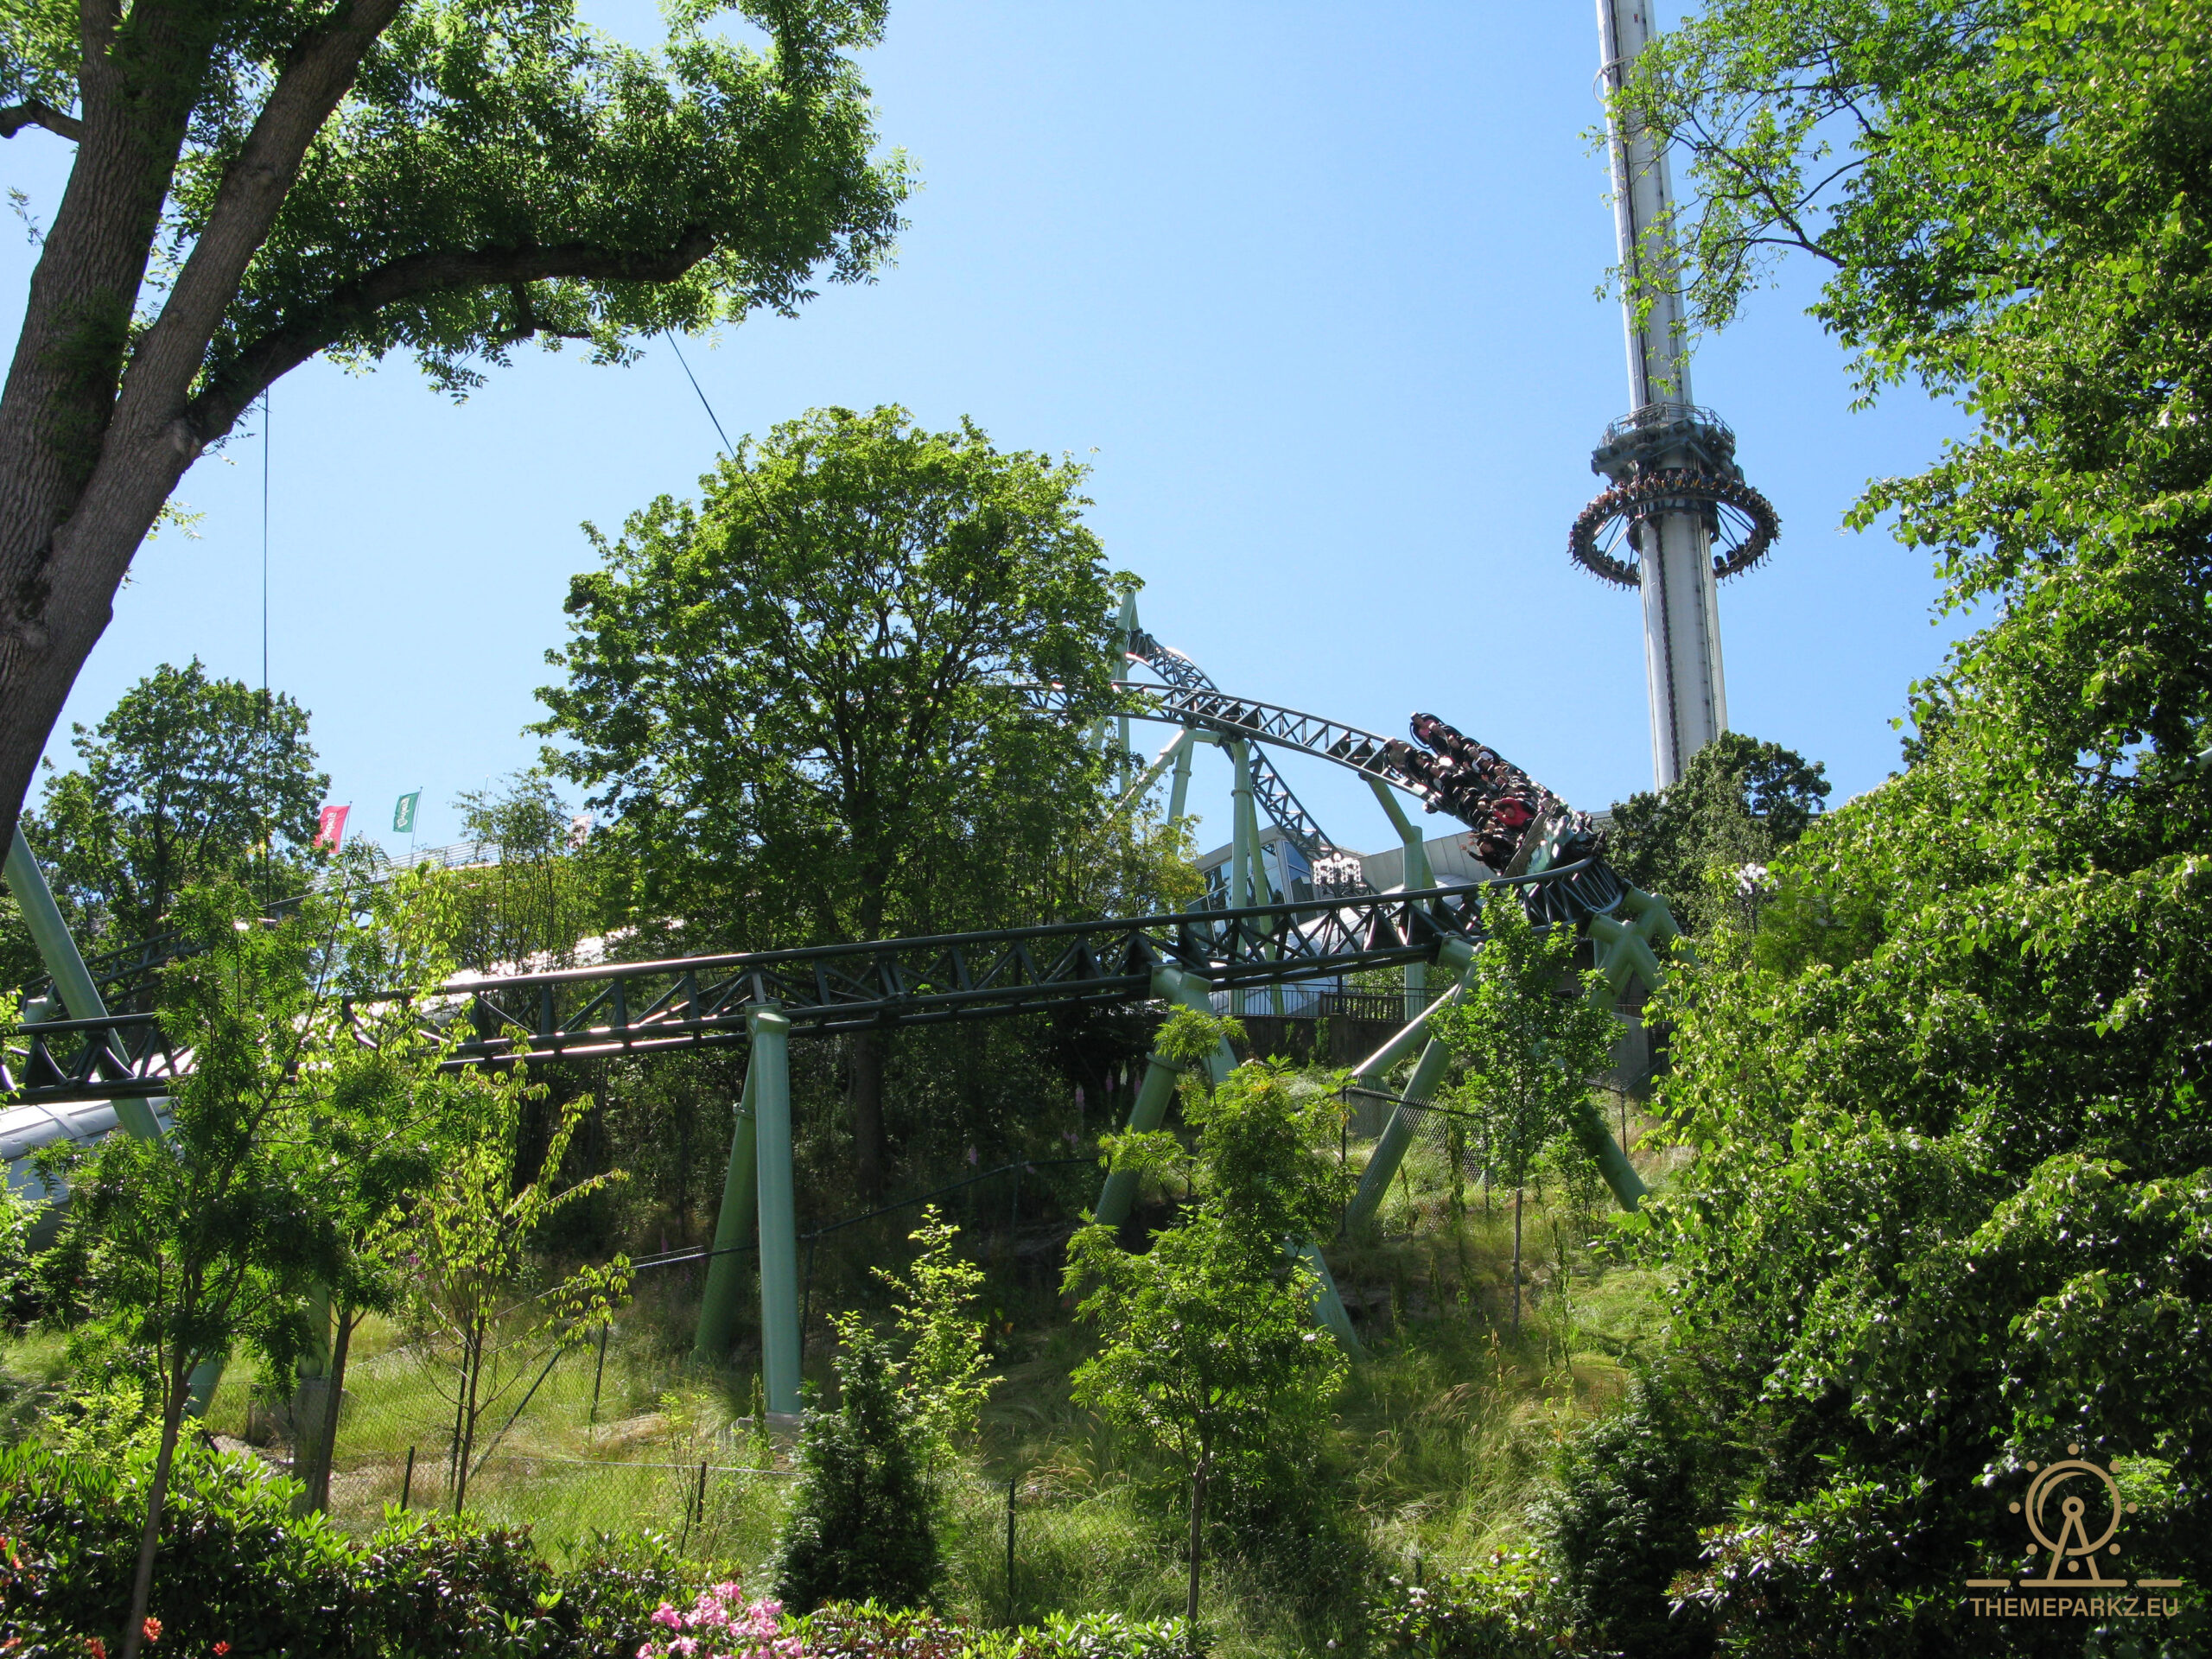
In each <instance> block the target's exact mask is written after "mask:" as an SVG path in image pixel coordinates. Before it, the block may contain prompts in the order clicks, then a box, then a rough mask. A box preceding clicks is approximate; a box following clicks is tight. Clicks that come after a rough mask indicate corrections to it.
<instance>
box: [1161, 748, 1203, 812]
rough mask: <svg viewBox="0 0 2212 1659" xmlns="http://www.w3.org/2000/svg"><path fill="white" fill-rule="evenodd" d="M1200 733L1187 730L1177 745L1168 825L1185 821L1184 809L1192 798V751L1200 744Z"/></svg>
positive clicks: (1169, 787) (1168, 790)
mask: <svg viewBox="0 0 2212 1659" xmlns="http://www.w3.org/2000/svg"><path fill="white" fill-rule="evenodd" d="M1197 735H1198V734H1197V733H1195V732H1188V731H1186V732H1185V733H1184V734H1183V735H1182V737H1181V739H1180V740H1179V741H1178V742H1177V744H1176V746H1175V781H1174V782H1173V783H1172V784H1171V785H1168V789H1167V827H1168V828H1169V829H1174V828H1176V827H1177V826H1178V825H1179V824H1180V823H1182V822H1183V811H1184V808H1185V805H1187V804H1188V803H1189V801H1190V798H1191V753H1192V750H1193V749H1195V748H1196V747H1198V745H1197V743H1196V742H1195V741H1194V740H1195V739H1196V737H1197Z"/></svg>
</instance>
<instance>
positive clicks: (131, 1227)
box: [42, 883, 351, 1659]
mask: <svg viewBox="0 0 2212 1659" xmlns="http://www.w3.org/2000/svg"><path fill="white" fill-rule="evenodd" d="M175 913H176V917H177V920H178V922H179V924H180V925H181V931H182V932H183V933H184V935H185V937H186V938H187V940H188V943H189V944H191V945H193V946H194V947H196V951H195V953H194V954H192V955H188V956H187V957H183V958H182V959H181V960H180V961H178V962H176V963H174V964H173V965H172V966H170V967H169V968H168V969H166V970H165V971H164V972H163V974H162V978H161V982H160V987H159V991H158V1011H159V1015H160V1019H161V1022H162V1028H163V1030H164V1031H165V1033H167V1034H168V1038H169V1039H171V1040H172V1041H173V1042H174V1043H175V1044H176V1045H177V1046H178V1047H179V1048H181V1049H189V1050H190V1051H191V1052H192V1053H193V1055H194V1067H193V1069H192V1070H191V1071H190V1072H188V1074H187V1075H185V1076H184V1077H180V1078H179V1079H178V1080H177V1081H176V1083H175V1086H174V1089H173V1091H172V1096H171V1099H172V1120H173V1127H172V1128H171V1130H170V1132H169V1134H168V1137H167V1139H166V1140H162V1141H148V1140H141V1139H137V1138H134V1137H132V1136H129V1135H110V1136H108V1137H107V1138H106V1139H105V1141H102V1142H101V1143H100V1144H99V1147H97V1148H95V1149H92V1150H91V1151H89V1152H83V1153H75V1154H70V1153H66V1152H63V1151H60V1150H59V1149H57V1150H56V1151H55V1152H54V1154H52V1155H51V1156H50V1158H49V1160H48V1161H49V1165H50V1166H52V1167H53V1169H54V1173H57V1174H63V1175H66V1177H67V1180H68V1183H69V1185H70V1188H71V1195H70V1203H69V1211H68V1215H67V1219H66V1221H65V1222H64V1224H63V1227H62V1230H61V1234H60V1239H59V1242H58V1243H57V1244H56V1246H55V1248H54V1250H53V1251H52V1252H51V1253H50V1254H49V1255H48V1258H47V1260H46V1262H44V1263H43V1264H42V1268H43V1270H44V1272H45V1275H46V1279H47V1282H48V1286H49V1287H50V1306H51V1308H52V1309H53V1311H54V1314H55V1316H56V1317H57V1318H62V1319H75V1320H76V1328H75V1332H74V1340H75V1341H76V1342H77V1343H78V1344H79V1346H80V1348H84V1349H86V1350H92V1349H95V1348H97V1349H99V1350H102V1351H105V1352H107V1353H110V1354H112V1353H116V1352H121V1353H124V1354H126V1355H130V1356H133V1357H136V1358H137V1359H138V1360H140V1361H141V1362H142V1363H143V1365H144V1366H145V1369H146V1370H147V1371H148V1372H149V1373H150V1376H151V1377H152V1381H153V1395H154V1403H155V1406H156V1411H157V1414H158V1416H159V1420H160V1438H159V1443H158V1448H157V1451H156V1457H155V1461H154V1469H153V1476H152V1479H151V1481H150V1483H149V1487H148V1490H147V1497H146V1518H145V1522H144V1528H143V1533H142V1535H141V1541H140V1545H139V1551H138V1558H137V1566H136V1568H135V1569H134V1573H133V1576H132V1579H131V1584H130V1595H129V1605H130V1612H129V1617H128V1619H127V1620H126V1622H125V1624H124V1630H123V1634H122V1649H121V1651H122V1654H123V1659H134V1656H135V1655H136V1654H137V1650H138V1647H139V1643H140V1642H141V1640H142V1639H143V1630H144V1621H145V1617H146V1604H147V1598H148V1595H149V1591H150V1587H151V1585H152V1582H153V1569H154V1556H155V1551H156V1547H157V1544H158V1541H159V1539H160V1536H161V1522H162V1509H163V1505H164V1503H166V1501H167V1497H168V1484H169V1475H170V1471H171V1469H172V1467H173V1466H174V1464H175V1456H176V1450H177V1443H178V1440H179V1437H180V1435H181V1431H182V1427H183V1423H184V1417H185V1411H186V1407H187V1403H188V1384H189V1382H190V1379H191V1377H192V1375H193V1372H194V1369H195V1368H196V1367H197V1366H198V1365H199V1364H200V1362H201V1361H203V1360H205V1359H208V1358H212V1357H217V1356H220V1355H222V1354H225V1353H226V1352H228V1351H229V1350H230V1349H231V1348H232V1345H233V1344H237V1343H239V1342H244V1343H246V1344H249V1345H251V1347H252V1348H254V1349H255V1350H257V1351H258V1352H259V1354H260V1355H261V1357H262V1358H263V1360H264V1363H265V1364H266V1365H267V1367H268V1369H269V1370H270V1374H271V1375H275V1376H290V1375H291V1374H292V1373H293V1371H294V1370H295V1368H296V1366H297V1364H298V1363H299V1361H300V1359H301V1358H302V1355H303V1354H304V1353H305V1352H306V1351H308V1348H309V1346H310V1344H311V1340H312V1333H311V1330H310V1326H309V1322H308V1317H307V1303H308V1289H309V1287H310V1286H311V1285H313V1284H315V1283H316V1282H318V1281H320V1282H325V1283H327V1282H330V1281H333V1280H334V1279H337V1278H341V1277H342V1276H343V1274H344V1271H345V1262H344V1249H343V1243H342V1240H341V1238H340V1230H339V1228H338V1227H337V1226H336V1225H335V1218H334V1215H333V1212H332V1208H331V1205H330V1201H329V1193H328V1192H327V1188H326V1187H325V1185H324V1184H323V1183H322V1182H321V1180H320V1179H318V1175H319V1173H320V1172H319V1170H318V1168H317V1159H316V1156H315V1147H316V1146H317V1137H318V1133H319V1131H320V1129H321V1128H324V1127H327V1121H328V1118H329V1116H330V1114H331V1112H332V1110H333V1109H334V1108H333V1103H332V1102H331V1100H330V1097H329V1096H328V1093H327V1077H326V1076H325V1074H324V1073H323V1072H322V1071H321V1069H320V1068H319V1067H318V1065H317V1064H316V1063H315V1062H316V1059H317V1057H318V1056H319V1055H324V1054H327V1053H329V1052H333V1051H334V1050H335V1049H336V1048H337V1047H338V1046H340V1044H346V1045H347V1046H350V1041H351V1039H350V1038H349V1037H347V1036H346V1035H345V1034H344V1033H341V1032H340V1029H339V1008H338V1001H337V998H336V996H335V995H334V985H333V983H332V972H331V970H332V965H333V963H334V960H335V959H336V957H337V956H338V954H339V952H338V949H337V947H338V945H339V944H340V935H341V933H342V931H343V930H344V928H345V926H346V919H345V906H343V905H342V903H338V902H334V901H328V900H320V899H319V900H315V901H311V902H309V903H308V904H307V905H306V906H303V907H302V909H301V910H300V911H299V912H297V913H296V914H295V915H294V916H293V917H291V918H289V919H287V920H285V921H283V922H282V923H278V924H276V925H263V924H262V923H260V922H259V921H258V919H257V917H256V913H255V911H254V909H253V906H252V905H251V901H250V899H248V896H247V895H246V894H245V892H244V891H242V890H241V889H240V888H238V887H236V886H235V885H232V884H228V883H224V884H219V885H215V886H212V887H200V888H194V889H190V890H188V891H187V892H186V893H184V895H183V896H182V898H181V899H180V900H179V901H178V903H177V906H176V912H175Z"/></svg>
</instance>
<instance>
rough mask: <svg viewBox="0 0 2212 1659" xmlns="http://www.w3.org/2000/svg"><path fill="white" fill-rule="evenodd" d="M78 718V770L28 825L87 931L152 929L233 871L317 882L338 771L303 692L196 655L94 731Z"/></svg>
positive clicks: (51, 791) (54, 780) (61, 780)
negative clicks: (316, 843)
mask: <svg viewBox="0 0 2212 1659" xmlns="http://www.w3.org/2000/svg"><path fill="white" fill-rule="evenodd" d="M71 729H72V730H73V732H74V733H75V736H74V738H73V747H74V748H75V749H76V751H77V756H78V761H79V766H78V768H77V769H76V770H74V771H71V772H60V773H56V774H54V775H52V776H50V777H48V779H47V782H46V793H45V797H44V801H43V804H42V805H41V809H40V810H39V812H38V813H37V814H36V815H35V816H27V817H26V818H25V821H24V825H23V832H24V835H25V836H26V837H27V838H28V839H29V841H30V842H31V845H32V846H33V847H34V848H35V849H36V851H37V853H38V855H39V857H40V860H41V862H43V863H44V865H45V866H46V868H47V872H48V876H47V879H48V881H50V882H51V883H52V884H53V887H54V900H55V902H56V903H57V904H59V905H60V906H61V912H62V915H63V916H64V918H66V919H67V921H68V923H69V925H70V929H71V931H73V933H75V934H76V936H77V938H79V941H83V940H86V939H99V940H105V941H107V942H108V943H110V944H118V945H120V944H137V943H138V942H139V941H141V940H143V939H149V938H153V937H154V936H155V935H156V934H157V933H160V932H162V931H165V930H166V929H167V928H168V926H169V925H171V918H170V913H169V912H170V908H171V906H173V905H174V904H175V901H176V899H177V897H178V895H179V894H181V893H182V892H183V891H184V890H185V888H187V887H190V886H193V885H194V884H195V883H201V882H213V881H219V880H233V881H237V882H239V883H241V884H243V885H246V886H250V887H252V888H253V889H254V890H255V891H256V892H257V893H261V894H262V895H263V897H264V899H278V898H289V897H290V896H291V895H292V893H295V892H296V891H298V889H299V888H300V887H302V886H303V885H304V883H305V880H306V869H307V861H308V848H309V843H310V842H312V841H313V839H314V836H315V812H316V809H317V808H318V807H319V806H320V804H321V801H322V798H323V795H324V792H325V791H327V790H328V788H329V787H330V779H329V778H328V776H327V774H325V773H323V772H317V771H316V770H315V750H314V748H313V747H310V746H309V744H308V712H307V710H306V709H302V708H301V707H300V706H299V704H297V703H296V702H293V701H292V700H291V699H290V698H289V697H288V696H283V695H282V694H279V695H277V696H270V694H269V693H268V692H266V691H261V690H251V689H250V688H248V687H247V686H245V685H244V684H242V683H239V682H238V681H236V680H218V679H211V678H209V677H208V675H207V671H206V670H205V669H203V668H202V667H201V666H200V661H199V659H198V658H194V659H193V661H192V662H191V663H189V664H187V665H186V666H185V667H183V668H181V669H179V668H171V667H170V666H168V664H162V666H161V667H159V668H157V669H156V670H155V671H153V673H152V674H150V675H149V676H148V677H146V678H144V679H143V680H140V681H139V682H138V683H137V684H136V685H134V686H132V687H131V688H130V690H127V691H125V692H124V694H123V696H122V697H121V699H120V700H119V701H118V702H117V703H116V705H115V707H114V708H113V709H110V710H109V711H108V713H107V714H106V715H105V716H104V717H103V718H102V719H101V721H100V722H99V725H97V726H95V727H93V728H92V729H91V730H90V731H87V730H86V728H84V727H82V726H77V727H73V728H71ZM49 764H51V763H49Z"/></svg>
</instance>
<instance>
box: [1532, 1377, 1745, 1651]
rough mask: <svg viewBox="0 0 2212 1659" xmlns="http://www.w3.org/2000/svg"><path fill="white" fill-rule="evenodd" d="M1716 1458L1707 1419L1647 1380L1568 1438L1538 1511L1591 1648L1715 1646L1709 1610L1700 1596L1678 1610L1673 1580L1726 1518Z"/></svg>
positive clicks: (1580, 1632)
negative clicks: (1713, 1525) (1711, 1527)
mask: <svg viewBox="0 0 2212 1659" xmlns="http://www.w3.org/2000/svg"><path fill="white" fill-rule="evenodd" d="M1713 1462H1714V1459H1713V1456H1712V1454H1711V1452H1710V1450H1709V1447H1708V1444H1707V1432H1706V1430H1705V1429H1704V1428H1703V1427H1702V1426H1701V1425H1700V1424H1699V1423H1697V1422H1696V1421H1694V1418H1693V1416H1692V1414H1690V1412H1689V1411H1688V1409H1687V1408H1685V1407H1684V1406H1683V1404H1682V1403H1681V1401H1680V1400H1678V1399H1677V1398H1676V1396H1675V1394H1674V1393H1673V1391H1672V1389H1671V1388H1670V1386H1669V1384H1668V1383H1665V1382H1663V1381H1660V1380H1655V1379H1649V1378H1640V1379H1638V1380H1637V1382H1636V1383H1633V1384H1632V1385H1631V1386H1630V1391H1629V1397H1628V1401H1627V1403H1626V1405H1625V1406H1624V1408H1622V1409H1621V1410H1619V1411H1618V1412H1616V1413H1614V1414H1611V1415H1610V1416H1607V1417H1604V1418H1601V1419H1599V1421H1597V1422H1596V1423H1593V1424H1592V1425H1591V1427H1589V1428H1587V1429H1586V1430H1585V1431H1584V1432H1583V1433H1581V1434H1580V1435H1578V1436H1577V1437H1576V1438H1575V1439H1574V1440H1573V1441H1572V1442H1571V1443H1570V1444H1569V1446H1568V1447H1567V1452H1566V1455H1565V1457H1564V1458H1563V1459H1562V1460H1561V1466H1560V1492H1559V1494H1558V1496H1557V1497H1555V1498H1554V1499H1553V1500H1552V1501H1551V1502H1550V1503H1548V1504H1547V1505H1545V1506H1544V1508H1543V1509H1542V1510H1541V1511H1540V1513H1539V1517H1538V1518H1539V1521H1540V1522H1541V1524H1542V1525H1543V1527H1544V1528H1545V1529H1546V1530H1547V1531H1548V1532H1549V1534H1550V1535H1551V1539H1552V1541H1553V1544H1554V1548H1555V1549H1556V1552H1557V1555H1558V1560H1559V1568H1560V1595H1561V1599H1562V1600H1563V1601H1564V1602H1565V1604H1566V1606H1567V1611H1568V1612H1569V1613H1570V1614H1571V1615H1572V1617H1573V1621H1574V1625H1575V1632H1576V1635H1577V1636H1578V1637H1580V1639H1581V1641H1582V1642H1583V1643H1585V1644H1586V1645H1587V1646H1589V1647H1591V1648H1592V1649H1596V1650H1597V1651H1599V1652H1604V1653H1612V1652H1619V1653H1630V1654H1634V1655H1636V1656H1637V1659H1699V1656H1702V1655H1706V1654H1709V1653H1711V1652H1712V1651H1713V1620H1712V1618H1711V1617H1710V1616H1709V1615H1708V1614H1707V1612H1706V1611H1704V1609H1703V1608H1702V1607H1700V1606H1698V1605H1687V1606H1685V1607H1683V1608H1682V1609H1681V1610H1680V1611H1675V1609H1674V1608H1673V1606H1672V1605H1671V1603H1670V1602H1669V1586H1671V1585H1673V1583H1674V1582H1675V1578H1676V1577H1677V1576H1678V1575H1679V1574H1681V1573H1686V1572H1688V1571H1690V1570H1692V1569H1693V1568H1694V1567H1696V1566H1697V1565H1698V1561H1699V1554H1700V1543H1699V1532H1700V1528H1702V1527H1703V1526H1705V1525H1706V1524H1707V1523H1709V1522H1713V1521H1714V1520H1716V1519H1718V1515H1717V1513H1716V1511H1717V1510H1718V1509H1719V1502H1718V1499H1717V1498H1716V1497H1715V1496H1714V1494H1713Z"/></svg>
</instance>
